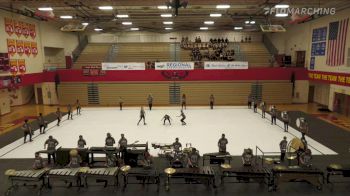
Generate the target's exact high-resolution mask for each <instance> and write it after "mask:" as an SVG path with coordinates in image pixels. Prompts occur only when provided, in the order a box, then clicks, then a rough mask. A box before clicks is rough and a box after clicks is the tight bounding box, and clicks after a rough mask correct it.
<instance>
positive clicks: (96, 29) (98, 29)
mask: <svg viewBox="0 0 350 196" xmlns="http://www.w3.org/2000/svg"><path fill="white" fill-rule="evenodd" d="M94 30H95V31H102V30H103V29H101V28H95V29H94Z"/></svg>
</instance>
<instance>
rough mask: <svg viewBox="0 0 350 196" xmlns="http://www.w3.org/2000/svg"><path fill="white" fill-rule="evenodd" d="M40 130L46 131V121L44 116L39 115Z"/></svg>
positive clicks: (41, 131)
mask: <svg viewBox="0 0 350 196" xmlns="http://www.w3.org/2000/svg"><path fill="white" fill-rule="evenodd" d="M38 124H39V131H40V133H45V129H46V123H45V119H44V117H43V116H39V117H38Z"/></svg>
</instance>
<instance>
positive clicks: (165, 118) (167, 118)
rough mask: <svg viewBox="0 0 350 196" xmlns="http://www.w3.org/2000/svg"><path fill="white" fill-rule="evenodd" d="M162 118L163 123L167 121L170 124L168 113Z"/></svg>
mask: <svg viewBox="0 0 350 196" xmlns="http://www.w3.org/2000/svg"><path fill="white" fill-rule="evenodd" d="M162 120H164V121H163V125H165V121H168V122H169V124H170V125H171V122H170V121H171V118H170V116H169V115H168V114H165V115H164V117H163V118H162Z"/></svg>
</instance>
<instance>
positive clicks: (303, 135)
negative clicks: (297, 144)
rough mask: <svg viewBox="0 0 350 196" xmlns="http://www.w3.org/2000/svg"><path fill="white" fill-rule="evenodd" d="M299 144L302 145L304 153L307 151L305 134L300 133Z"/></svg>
mask: <svg viewBox="0 0 350 196" xmlns="http://www.w3.org/2000/svg"><path fill="white" fill-rule="evenodd" d="M300 140H301V142H302V143H303V145H304V151H305V150H306V149H308V146H307V141H306V138H305V133H301V138H300Z"/></svg>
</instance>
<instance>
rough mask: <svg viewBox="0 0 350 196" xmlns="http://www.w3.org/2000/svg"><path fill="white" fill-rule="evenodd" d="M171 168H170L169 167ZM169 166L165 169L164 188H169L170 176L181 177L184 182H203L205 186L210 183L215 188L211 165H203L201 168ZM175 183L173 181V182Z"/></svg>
mask: <svg viewBox="0 0 350 196" xmlns="http://www.w3.org/2000/svg"><path fill="white" fill-rule="evenodd" d="M170 169H172V168H170ZM168 171H169V168H168V169H166V170H165V173H166V174H167V181H166V190H169V189H170V184H171V182H170V179H171V178H182V179H184V180H185V183H186V184H189V183H192V184H198V183H201V184H204V185H206V186H207V187H209V186H210V185H212V186H213V188H216V184H215V171H214V169H213V168H212V167H211V166H203V167H202V168H176V169H173V170H171V171H170V172H168ZM173 184H175V183H173Z"/></svg>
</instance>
